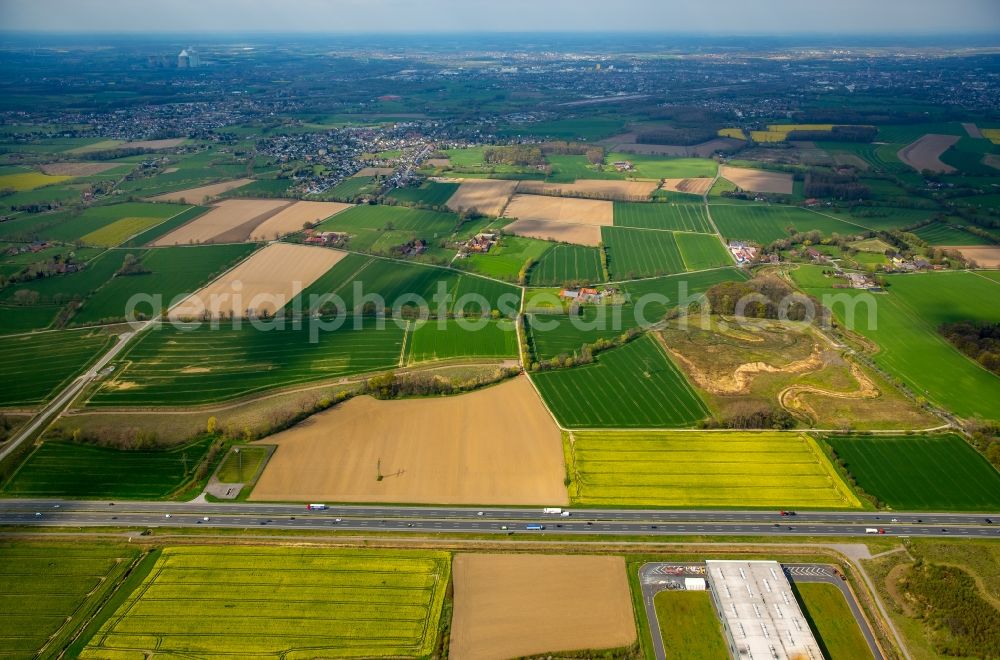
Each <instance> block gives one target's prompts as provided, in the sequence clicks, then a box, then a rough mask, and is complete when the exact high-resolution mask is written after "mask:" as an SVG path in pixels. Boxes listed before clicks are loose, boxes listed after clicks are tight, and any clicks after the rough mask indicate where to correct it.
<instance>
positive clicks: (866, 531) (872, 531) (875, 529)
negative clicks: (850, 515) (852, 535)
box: [865, 527, 885, 534]
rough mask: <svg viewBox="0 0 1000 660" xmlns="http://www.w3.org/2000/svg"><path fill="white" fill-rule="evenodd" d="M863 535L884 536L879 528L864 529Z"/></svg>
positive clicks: (882, 530)
mask: <svg viewBox="0 0 1000 660" xmlns="http://www.w3.org/2000/svg"><path fill="white" fill-rule="evenodd" d="M865 534H885V530H884V529H882V528H881V527H865Z"/></svg>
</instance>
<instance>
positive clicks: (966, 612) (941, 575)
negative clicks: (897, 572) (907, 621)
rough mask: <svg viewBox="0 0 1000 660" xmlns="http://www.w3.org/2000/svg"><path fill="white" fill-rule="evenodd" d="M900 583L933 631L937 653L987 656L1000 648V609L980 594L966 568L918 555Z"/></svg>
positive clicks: (971, 656)
mask: <svg viewBox="0 0 1000 660" xmlns="http://www.w3.org/2000/svg"><path fill="white" fill-rule="evenodd" d="M899 586H900V588H901V590H902V591H903V593H904V594H905V595H906V596H908V597H909V599H911V601H913V602H915V603H916V604H917V605H918V606H917V608H916V610H917V611H918V612H919V613H920V614H919V616H920V618H922V619H923V620H924V622H925V623H926V624H927V626H928V627H929V628H930V629H931V630H933V631H934V634H932V635H930V636H929V637H930V640H931V643H932V644H933V645H934V650H935V651H937V652H938V653H940V654H942V655H948V656H955V657H963V658H988V657H991V656H993V655H995V654H996V651H997V649H1000V610H998V609H997V608H995V607H993V605H991V604H990V603H989V602H987V601H986V600H985V599H984V598H983V597H982V596H981V595H980V593H979V588H978V587H977V586H976V581H975V579H974V578H973V577H972V576H971V575H969V574H968V573H966V572H965V571H964V570H962V569H960V568H958V567H956V566H943V565H940V564H932V563H928V562H924V561H923V560H922V559H919V558H918V559H917V561H916V562H915V563H914V565H913V566H912V567H911V568H910V570H909V571H908V572H907V573H906V574H905V575H904V577H903V579H902V580H900V584H899Z"/></svg>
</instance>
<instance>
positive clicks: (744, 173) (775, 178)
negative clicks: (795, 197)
mask: <svg viewBox="0 0 1000 660" xmlns="http://www.w3.org/2000/svg"><path fill="white" fill-rule="evenodd" d="M719 174H720V175H721V176H722V178H723V179H726V180H728V181H732V182H733V183H735V184H736V185H737V186H739V187H740V188H742V189H743V190H749V191H751V192H763V193H778V194H780V195H791V194H792V175H791V174H787V173H785V172H765V171H764V170H751V169H747V168H744V167H729V166H728V165H723V166H722V169H721V170H720V172H719Z"/></svg>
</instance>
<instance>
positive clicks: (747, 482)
mask: <svg viewBox="0 0 1000 660" xmlns="http://www.w3.org/2000/svg"><path fill="white" fill-rule="evenodd" d="M566 455H567V459H566V460H567V464H568V466H569V475H570V479H571V483H570V486H569V490H570V500H571V501H572V503H573V504H574V505H578V506H620V507H640V506H662V507H710V508H721V507H731V508H777V507H793V506H794V507H802V508H816V509H821V510H822V509H845V508H850V509H855V508H860V507H861V503H860V501H859V500H858V498H857V497H856V496H855V495H854V494H853V493H852V492H851V491H850V489H849V488H848V486H847V485H846V484H845V483H844V482H843V481H842V480H841V478H840V477H839V476H838V475H837V473H836V471H835V470H834V467H833V465H832V464H831V463H830V461H829V460H828V459H827V458H826V456H825V455H824V454H823V452H822V450H821V449H820V448H819V447H818V446H817V445H816V442H815V441H814V440H813V439H812V438H810V437H809V436H808V435H805V434H798V433H775V432H766V431H761V432H730V433H724V434H723V433H712V432H699V431H689V432H687V431H686V432H656V431H589V430H588V431H572V432H570V433H569V434H568V438H567V440H566Z"/></svg>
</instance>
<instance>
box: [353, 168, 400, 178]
mask: <svg viewBox="0 0 1000 660" xmlns="http://www.w3.org/2000/svg"><path fill="white" fill-rule="evenodd" d="M395 171H396V170H395V168H392V167H363V168H361V169H360V170H358V171H357V172H355V173H354V175H353V176H389V175H390V174H392V173H393V172H395Z"/></svg>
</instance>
